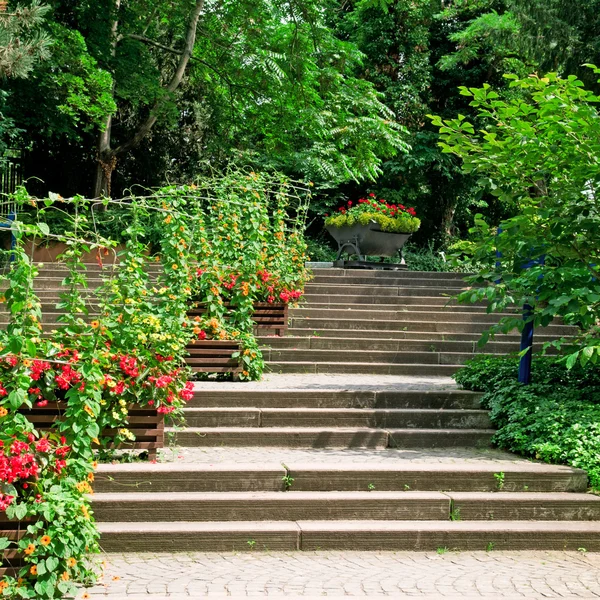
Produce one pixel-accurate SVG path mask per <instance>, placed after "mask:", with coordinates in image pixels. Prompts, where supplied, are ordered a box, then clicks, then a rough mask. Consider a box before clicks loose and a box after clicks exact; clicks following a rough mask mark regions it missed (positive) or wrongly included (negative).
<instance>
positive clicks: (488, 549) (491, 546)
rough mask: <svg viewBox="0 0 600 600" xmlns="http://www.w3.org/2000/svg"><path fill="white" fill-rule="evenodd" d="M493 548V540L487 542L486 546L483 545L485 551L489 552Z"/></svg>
mask: <svg viewBox="0 0 600 600" xmlns="http://www.w3.org/2000/svg"><path fill="white" fill-rule="evenodd" d="M493 549H494V542H488V544H487V546H486V547H485V551H486V552H491V551H492V550H493Z"/></svg>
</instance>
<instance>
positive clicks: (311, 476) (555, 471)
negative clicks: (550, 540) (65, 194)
mask: <svg viewBox="0 0 600 600" xmlns="http://www.w3.org/2000/svg"><path fill="white" fill-rule="evenodd" d="M240 452H241V453H243V452H244V450H243V449H242V450H240ZM356 458H357V457H356V456H355V457H354V460H356ZM297 460H298V459H293V460H292V459H285V466H284V465H283V464H282V462H283V461H282V460H278V461H277V462H270V461H269V460H268V459H266V460H262V461H260V462H259V463H247V464H243V463H241V462H240V463H229V462H224V463H214V462H202V463H158V464H148V463H124V464H103V465H100V466H99V468H98V472H97V475H96V481H95V483H94V489H95V490H96V492H97V493H96V496H97V495H98V494H99V493H118V494H121V495H128V494H131V493H136V492H152V493H156V492H168V493H171V492H177V493H180V492H284V491H285V490H286V488H287V487H288V486H287V485H286V481H290V479H288V478H291V480H293V481H292V483H291V487H292V489H293V491H295V492H299V491H316V492H330V491H338V492H342V491H357V492H365V491H368V490H369V489H374V490H376V491H380V492H381V491H397V492H404V491H433V492H437V491H444V492H445V493H448V492H471V493H473V492H494V493H500V491H499V489H501V492H502V493H503V494H505V493H508V492H512V493H518V494H519V495H520V494H522V493H530V492H540V493H562V492H571V493H576V494H581V493H583V492H585V491H586V489H587V475H586V474H585V472H584V471H582V470H580V469H573V468H571V467H566V466H561V465H546V464H538V463H530V462H526V461H523V460H520V461H514V462H502V463H497V464H496V463H494V462H485V455H484V454H482V460H481V461H480V462H464V461H461V460H459V459H456V460H455V461H454V462H450V463H448V462H439V461H436V462H424V463H418V462H411V461H402V460H397V461H392V462H389V461H381V460H375V461H372V462H368V463H367V462H350V461H345V460H339V459H338V460H333V461H330V462H324V463H316V462H307V460H306V459H301V460H300V461H298V462H297ZM370 486H371V487H370ZM591 498H592V499H593V497H591Z"/></svg>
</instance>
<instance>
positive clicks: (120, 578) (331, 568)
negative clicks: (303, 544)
mask: <svg viewBox="0 0 600 600" xmlns="http://www.w3.org/2000/svg"><path fill="white" fill-rule="evenodd" d="M439 552H442V551H441V550H440V551H438V553H415V552H341V551H336V552H295V553H282V552H277V553H250V552H249V553H246V554H234V553H227V554H220V553H219V554H217V553H191V554H127V555H108V557H107V569H106V572H105V577H104V583H103V584H100V585H98V586H97V587H95V588H93V589H91V590H88V592H87V593H88V594H89V598H91V600H100V599H101V598H107V599H109V600H141V599H142V598H149V599H151V600H158V599H162V598H165V599H167V598H168V599H169V600H183V599H186V600H187V599H189V598H205V597H207V598H223V597H233V598H245V597H254V598H262V597H266V596H268V597H280V598H281V597H286V598H293V597H311V598H315V597H323V596H326V597H333V598H340V597H363V598H365V597H366V598H379V597H385V596H388V597H392V598H420V599H421V600H423V599H425V598H427V599H428V600H433V599H434V598H435V599H439V598H444V599H456V600H458V599H459V598H460V599H463V598H503V599H506V598H509V599H517V598H519V599H522V598H526V599H527V600H541V599H542V598H544V599H547V598H600V553H594V554H592V553H577V552H489V553H487V552H443V553H439Z"/></svg>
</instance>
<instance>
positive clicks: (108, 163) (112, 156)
mask: <svg viewBox="0 0 600 600" xmlns="http://www.w3.org/2000/svg"><path fill="white" fill-rule="evenodd" d="M204 2H205V0H197V1H196V6H195V7H194V9H193V11H192V14H191V15H190V21H189V24H188V28H187V32H186V39H185V47H184V49H183V50H182V52H181V56H180V57H179V63H178V64H177V68H176V69H175V73H174V74H173V76H172V77H171V80H170V81H169V84H168V85H167V86H165V90H166V91H167V92H169V93H171V94H172V93H173V92H175V91H176V90H177V88H178V87H179V86H180V84H181V82H182V81H183V77H184V75H185V71H186V69H187V65H188V63H189V61H190V59H191V57H192V53H193V51H194V46H195V44H196V32H197V30H198V22H199V20H200V15H201V13H202V10H203V9H204ZM120 3H121V0H116V6H117V9H118V8H119V6H120ZM117 28H118V22H117V21H115V22H114V24H113V28H112V35H113V43H114V45H113V56H115V55H116V51H117V43H118V39H119V38H118V36H117ZM136 37H137V39H140V36H136ZM161 104H162V103H161V101H160V100H159V101H158V102H157V103H156V104H155V105H154V106H153V107H152V109H151V110H150V114H149V115H148V117H147V118H146V120H145V121H144V122H143V123H142V124H141V125H140V126H139V127H138V129H137V131H136V132H135V133H134V135H133V136H132V137H131V138H130V139H129V140H127V141H126V142H123V143H122V144H121V145H120V146H118V147H117V148H115V149H114V150H112V149H111V128H112V116H110V117H108V118H107V120H106V124H105V125H106V126H105V128H104V131H103V132H102V133H101V134H100V137H99V140H98V156H97V162H98V165H97V168H96V183H95V186H94V194H95V196H96V197H100V196H101V195H103V194H104V195H106V196H110V193H111V180H112V174H113V171H114V170H115V167H116V165H117V159H118V157H119V156H121V155H123V154H126V153H127V152H128V151H129V150H131V149H133V148H136V147H137V146H139V145H140V143H141V142H142V141H143V140H144V138H145V137H146V136H147V135H148V134H149V133H150V131H151V130H152V127H154V124H155V123H156V121H157V120H158V115H159V112H160V108H161Z"/></svg>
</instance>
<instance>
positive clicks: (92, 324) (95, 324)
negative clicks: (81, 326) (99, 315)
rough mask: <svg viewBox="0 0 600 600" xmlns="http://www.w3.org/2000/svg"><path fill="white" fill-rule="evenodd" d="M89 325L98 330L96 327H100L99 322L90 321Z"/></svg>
mask: <svg viewBox="0 0 600 600" xmlns="http://www.w3.org/2000/svg"><path fill="white" fill-rule="evenodd" d="M90 325H91V326H92V328H93V329H98V327H100V321H92V322H91V323H90Z"/></svg>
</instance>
